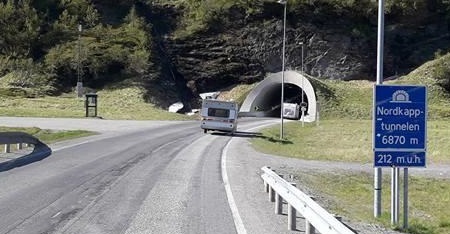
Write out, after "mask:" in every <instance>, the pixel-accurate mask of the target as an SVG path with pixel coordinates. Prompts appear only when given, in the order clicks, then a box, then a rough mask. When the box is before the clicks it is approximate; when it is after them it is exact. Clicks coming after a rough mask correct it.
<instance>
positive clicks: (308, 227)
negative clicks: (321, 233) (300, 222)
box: [305, 196, 316, 234]
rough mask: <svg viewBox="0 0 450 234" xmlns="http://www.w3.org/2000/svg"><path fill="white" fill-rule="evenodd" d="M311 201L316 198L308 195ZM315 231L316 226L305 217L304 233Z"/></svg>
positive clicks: (309, 233) (310, 233)
mask: <svg viewBox="0 0 450 234" xmlns="http://www.w3.org/2000/svg"><path fill="white" fill-rule="evenodd" d="M309 197H310V198H311V199H312V200H313V201H315V200H316V198H315V197H314V196H309ZM314 233H316V228H315V227H314V226H313V225H312V224H311V223H309V221H308V220H307V219H305V234H314Z"/></svg>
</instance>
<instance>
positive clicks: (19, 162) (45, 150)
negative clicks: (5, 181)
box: [0, 143, 52, 172]
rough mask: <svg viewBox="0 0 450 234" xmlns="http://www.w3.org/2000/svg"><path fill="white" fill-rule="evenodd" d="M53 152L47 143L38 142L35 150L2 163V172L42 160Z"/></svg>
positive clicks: (0, 169) (0, 165)
mask: <svg viewBox="0 0 450 234" xmlns="http://www.w3.org/2000/svg"><path fill="white" fill-rule="evenodd" d="M51 154H52V150H51V149H50V147H48V146H47V145H46V144H44V143H41V144H37V145H36V146H35V147H34V150H33V152H31V153H30V154H27V155H24V156H22V157H19V158H16V159H11V160H9V161H6V162H2V163H0V172H3V171H8V170H11V169H13V168H16V167H21V166H25V165H28V164H31V163H34V162H37V161H40V160H42V159H44V158H47V157H48V156H50V155H51Z"/></svg>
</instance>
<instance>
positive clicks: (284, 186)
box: [261, 167, 355, 234]
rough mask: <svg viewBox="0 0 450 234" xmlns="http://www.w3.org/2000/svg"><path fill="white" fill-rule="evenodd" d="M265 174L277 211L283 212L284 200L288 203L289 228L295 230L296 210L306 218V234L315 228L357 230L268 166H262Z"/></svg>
mask: <svg viewBox="0 0 450 234" xmlns="http://www.w3.org/2000/svg"><path fill="white" fill-rule="evenodd" d="M261 169H262V170H263V172H264V174H262V175H261V178H262V179H263V180H264V185H265V190H266V192H268V193H269V199H270V200H271V201H272V202H275V213H276V214H281V209H282V200H285V201H286V202H287V203H288V226H289V227H288V228H289V229H290V230H295V225H296V212H297V211H298V212H299V213H300V214H301V215H302V216H303V217H304V218H305V220H306V230H305V233H306V234H313V233H314V232H315V230H317V231H319V232H320V233H322V234H354V233H355V232H354V231H352V230H351V229H350V228H348V227H347V226H346V225H344V224H343V223H342V222H341V221H339V220H338V219H337V218H336V217H335V216H333V215H332V214H330V213H328V212H327V211H326V210H325V209H324V208H322V207H321V206H320V205H319V204H317V203H316V202H315V201H314V200H313V199H312V198H311V197H309V196H308V195H306V194H305V193H303V192H302V191H300V190H298V189H297V188H296V187H294V185H292V184H291V183H289V182H287V181H286V180H284V179H283V178H282V177H280V176H279V175H278V174H276V173H275V172H274V171H272V170H271V169H270V168H268V167H262V168H261Z"/></svg>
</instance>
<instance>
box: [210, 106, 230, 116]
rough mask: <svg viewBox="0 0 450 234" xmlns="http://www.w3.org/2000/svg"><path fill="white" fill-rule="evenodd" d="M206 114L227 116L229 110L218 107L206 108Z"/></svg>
mask: <svg viewBox="0 0 450 234" xmlns="http://www.w3.org/2000/svg"><path fill="white" fill-rule="evenodd" d="M208 116H214V117H221V118H228V116H230V110H228V109H218V108H208Z"/></svg>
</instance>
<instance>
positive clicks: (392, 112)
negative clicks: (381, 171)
mask: <svg viewBox="0 0 450 234" xmlns="http://www.w3.org/2000/svg"><path fill="white" fill-rule="evenodd" d="M374 95H375V98H374V108H375V109H374V112H373V113H374V115H373V116H374V117H373V118H374V120H373V121H374V124H373V128H374V136H373V148H374V151H375V152H380V151H384V152H397V153H393V154H390V155H391V156H392V157H396V156H398V155H399V154H398V152H399V151H400V152H403V153H404V152H414V153H417V152H425V150H426V132H427V129H426V128H427V125H426V122H427V105H426V100H427V94H426V87H425V86H400V85H376V86H375V91H374ZM417 155H420V156H418V157H421V156H422V154H417ZM402 157H403V156H399V158H402ZM376 159H377V154H375V160H376ZM423 160H425V153H423ZM400 161H401V160H400ZM393 162H394V164H390V165H389V166H396V163H395V162H397V161H396V160H394V161H393ZM401 162H402V163H400V164H399V165H401V166H402V167H403V166H405V167H407V166H409V164H408V161H406V163H403V161H401ZM412 164H413V163H411V166H412ZM416 164H417V163H416ZM377 165H380V166H381V165H387V164H377V163H376V161H375V166H377ZM414 165H415V164H414ZM418 165H419V164H418ZM420 165H422V164H420ZM423 165H425V162H423Z"/></svg>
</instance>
